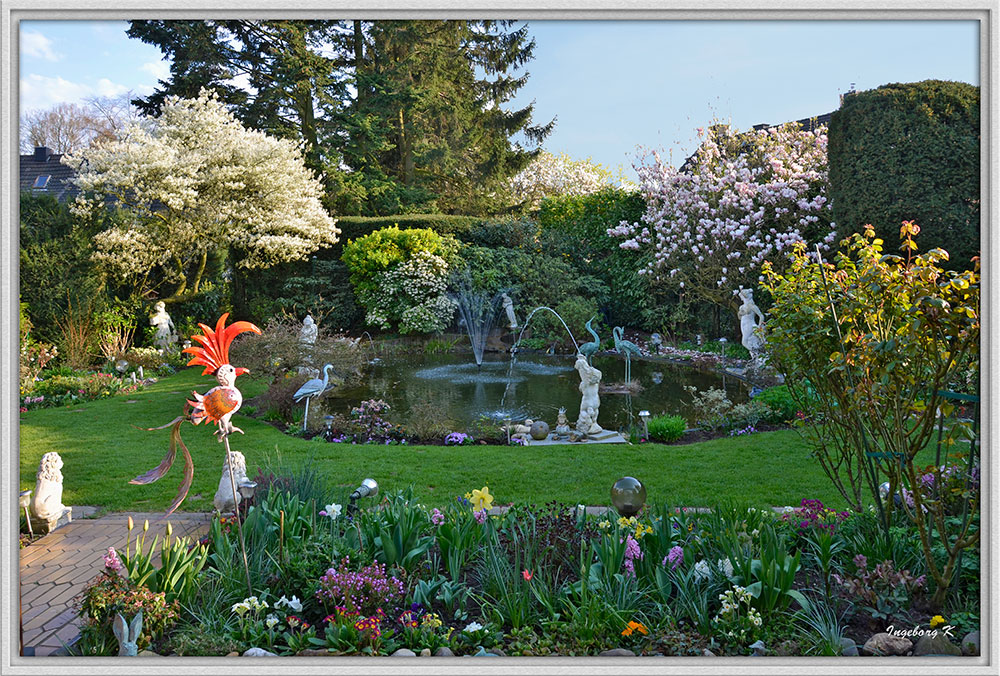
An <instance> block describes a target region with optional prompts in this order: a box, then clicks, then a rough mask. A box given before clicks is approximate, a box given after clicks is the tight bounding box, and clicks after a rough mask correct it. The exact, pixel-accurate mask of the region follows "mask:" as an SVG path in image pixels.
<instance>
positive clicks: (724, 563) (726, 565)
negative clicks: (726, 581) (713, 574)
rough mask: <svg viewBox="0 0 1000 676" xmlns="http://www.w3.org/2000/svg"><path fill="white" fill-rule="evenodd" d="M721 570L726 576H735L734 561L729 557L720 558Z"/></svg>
mask: <svg viewBox="0 0 1000 676" xmlns="http://www.w3.org/2000/svg"><path fill="white" fill-rule="evenodd" d="M719 570H721V571H722V573H723V575H725V576H726V577H732V576H733V562H732V561H730V560H729V558H728V557H727V558H725V559H719Z"/></svg>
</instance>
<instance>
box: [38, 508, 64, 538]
mask: <svg viewBox="0 0 1000 676" xmlns="http://www.w3.org/2000/svg"><path fill="white" fill-rule="evenodd" d="M72 520H73V508H72V507H65V508H64V509H63V511H62V513H60V514H56V515H54V516H52V517H50V518H48V519H39V518H38V517H37V516H35V515H34V514H32V515H31V530H32V532H34V533H35V535H46V534H48V533H51V532H52V531H54V530H55V529H56V528H59V526H65V525H66V524H68V523H70V522H71V521H72Z"/></svg>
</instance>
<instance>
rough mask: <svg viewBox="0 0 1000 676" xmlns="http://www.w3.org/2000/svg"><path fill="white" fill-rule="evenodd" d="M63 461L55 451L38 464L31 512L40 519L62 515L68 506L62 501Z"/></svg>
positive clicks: (43, 457)
mask: <svg viewBox="0 0 1000 676" xmlns="http://www.w3.org/2000/svg"><path fill="white" fill-rule="evenodd" d="M62 466H63V461H62V458H61V457H59V454H58V453H56V452H55V451H52V452H50V453H46V454H45V455H43V456H42V462H41V463H40V464H39V465H38V476H37V480H36V482H35V493H34V496H33V497H32V498H31V513H32V515H33V516H34V517H35V518H36V519H38V520H39V521H48V520H50V519H52V518H58V517H59V516H61V515H62V513H63V511H64V510H65V509H66V506H65V505H64V504H63V503H62V492H63V475H62V472H61V471H60V470H62Z"/></svg>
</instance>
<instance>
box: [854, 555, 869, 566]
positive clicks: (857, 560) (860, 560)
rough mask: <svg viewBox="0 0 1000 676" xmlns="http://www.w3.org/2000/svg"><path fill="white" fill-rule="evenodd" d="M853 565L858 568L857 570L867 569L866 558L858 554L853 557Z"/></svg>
mask: <svg viewBox="0 0 1000 676" xmlns="http://www.w3.org/2000/svg"><path fill="white" fill-rule="evenodd" d="M854 565H855V566H857V567H858V569H859V570H865V569H867V568H868V557H866V556H865V555H864V554H858V555H857V556H855V557H854Z"/></svg>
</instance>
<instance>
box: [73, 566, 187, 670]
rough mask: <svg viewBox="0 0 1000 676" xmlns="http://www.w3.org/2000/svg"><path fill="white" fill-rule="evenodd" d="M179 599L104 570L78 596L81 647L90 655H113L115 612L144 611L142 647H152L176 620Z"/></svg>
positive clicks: (81, 649)
mask: <svg viewBox="0 0 1000 676" xmlns="http://www.w3.org/2000/svg"><path fill="white" fill-rule="evenodd" d="M178 608H179V606H178V603H177V602H176V601H173V602H168V601H167V599H166V594H165V593H163V592H153V591H151V590H149V589H147V588H145V587H142V586H139V585H136V584H134V583H133V582H132V581H131V580H130V579H129V578H126V577H122V576H120V575H117V574H114V573H109V572H105V573H102V574H101V576H100V577H99V578H97V579H96V580H95V581H93V582H91V583H90V584H89V585H88V586H87V588H86V589H85V590H84V591H83V594H82V595H81V597H80V600H79V614H80V617H81V618H82V619H83V624H82V626H81V627H80V635H81V641H80V643H79V645H78V651H79V652H81V653H83V654H87V655H99V654H105V655H112V654H115V652H111V651H112V650H113V651H117V649H118V642H117V640H116V639H115V636H114V631H113V629H112V624H113V622H114V617H115V615H116V614H118V613H121V614H122V616H124V617H127V618H129V619H131V618H132V617H134V616H135V615H136V614H137V613H138V612H139V611H142V634H141V635H140V636H139V639H138V641H137V644H138V646H139V650H144V649H146V648H148V647H149V644H150V642H151V641H153V640H156V639H157V638H159V637H160V636H162V635H163V633H164V632H165V631H166V630H167V629H168V628H169V627H170V626H171V625H172V624H173V623H174V622H175V621H176V620H177V617H178Z"/></svg>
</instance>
